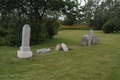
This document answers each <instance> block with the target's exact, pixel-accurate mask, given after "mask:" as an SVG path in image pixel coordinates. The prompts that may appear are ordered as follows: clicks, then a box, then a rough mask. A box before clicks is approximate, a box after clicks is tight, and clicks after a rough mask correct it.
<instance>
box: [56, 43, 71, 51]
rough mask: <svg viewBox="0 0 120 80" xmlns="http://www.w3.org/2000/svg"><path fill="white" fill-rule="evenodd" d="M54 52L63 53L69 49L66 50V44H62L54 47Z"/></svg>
mask: <svg viewBox="0 0 120 80" xmlns="http://www.w3.org/2000/svg"><path fill="white" fill-rule="evenodd" d="M55 50H57V51H58V50H63V51H65V52H66V51H68V50H69V49H68V47H67V46H66V44H64V43H62V44H57V45H56V48H55Z"/></svg>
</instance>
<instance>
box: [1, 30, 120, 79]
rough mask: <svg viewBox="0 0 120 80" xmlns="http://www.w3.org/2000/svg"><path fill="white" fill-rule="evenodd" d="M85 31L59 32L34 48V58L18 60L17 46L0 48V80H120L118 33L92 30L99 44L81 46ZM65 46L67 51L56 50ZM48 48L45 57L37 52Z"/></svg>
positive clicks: (119, 34) (119, 42) (119, 39)
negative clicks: (57, 47)
mask: <svg viewBox="0 0 120 80" xmlns="http://www.w3.org/2000/svg"><path fill="white" fill-rule="evenodd" d="M87 34H88V30H62V31H59V33H58V35H56V36H54V38H53V39H52V40H50V41H48V42H46V43H43V44H38V45H33V46H31V50H32V52H33V57H32V58H28V59H20V58H18V57H17V50H19V47H8V46H0V80H120V33H119V32H118V33H110V34H105V33H103V32H102V31H95V30H94V35H96V36H98V38H99V44H97V45H91V46H81V45H80V43H81V39H82V36H83V35H87ZM58 43H65V44H66V45H67V46H68V48H69V49H70V50H69V51H68V52H64V51H55V50H54V49H55V47H56V45H57V44H58ZM42 48H51V50H52V51H51V52H50V53H47V54H36V51H37V49H42Z"/></svg>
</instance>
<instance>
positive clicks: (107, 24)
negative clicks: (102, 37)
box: [102, 20, 114, 33]
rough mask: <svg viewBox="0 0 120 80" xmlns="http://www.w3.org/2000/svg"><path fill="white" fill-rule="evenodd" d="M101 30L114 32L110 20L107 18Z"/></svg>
mask: <svg viewBox="0 0 120 80" xmlns="http://www.w3.org/2000/svg"><path fill="white" fill-rule="evenodd" d="M102 30H103V32H105V33H111V32H114V25H113V23H112V21H111V20H108V21H107V22H106V23H105V24H104V25H103V27H102Z"/></svg>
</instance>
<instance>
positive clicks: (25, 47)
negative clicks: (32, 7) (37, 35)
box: [17, 24, 32, 58]
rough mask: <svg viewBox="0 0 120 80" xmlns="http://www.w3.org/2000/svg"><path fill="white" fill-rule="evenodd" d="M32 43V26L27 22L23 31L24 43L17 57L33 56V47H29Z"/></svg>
mask: <svg viewBox="0 0 120 80" xmlns="http://www.w3.org/2000/svg"><path fill="white" fill-rule="evenodd" d="M29 44H30V26H29V25H28V24H25V25H24V26H23V32H22V44H21V47H20V50H18V52H17V57H19V58H30V57H32V52H31V48H30V47H29Z"/></svg>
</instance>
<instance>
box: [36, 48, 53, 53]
mask: <svg viewBox="0 0 120 80" xmlns="http://www.w3.org/2000/svg"><path fill="white" fill-rule="evenodd" d="M49 52H51V49H50V48H48V49H40V50H37V54H41V53H49Z"/></svg>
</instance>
